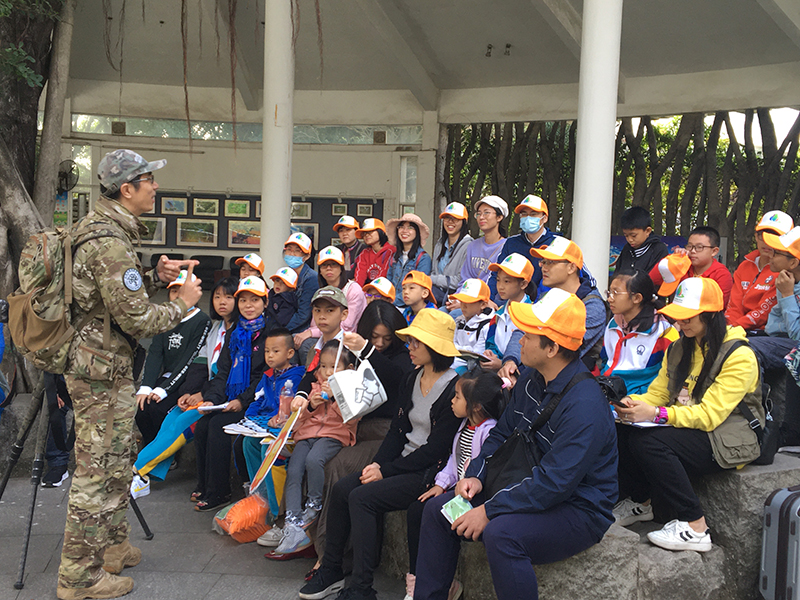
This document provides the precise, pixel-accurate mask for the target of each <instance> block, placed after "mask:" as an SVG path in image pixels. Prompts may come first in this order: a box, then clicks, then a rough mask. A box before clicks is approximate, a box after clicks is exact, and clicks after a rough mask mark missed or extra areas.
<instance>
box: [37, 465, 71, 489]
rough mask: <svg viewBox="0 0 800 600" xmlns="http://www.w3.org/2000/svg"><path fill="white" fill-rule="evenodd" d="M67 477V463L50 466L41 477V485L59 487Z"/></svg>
mask: <svg viewBox="0 0 800 600" xmlns="http://www.w3.org/2000/svg"><path fill="white" fill-rule="evenodd" d="M67 477H69V471H68V470H67V465H62V466H60V467H50V469H49V470H48V471H47V473H45V476H44V477H42V486H43V487H46V488H54V487H61V484H62V483H64V480H66V478H67Z"/></svg>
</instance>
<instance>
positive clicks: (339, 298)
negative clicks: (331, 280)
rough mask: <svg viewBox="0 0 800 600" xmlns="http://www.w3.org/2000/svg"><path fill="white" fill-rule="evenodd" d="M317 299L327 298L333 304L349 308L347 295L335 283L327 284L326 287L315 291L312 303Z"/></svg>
mask: <svg viewBox="0 0 800 600" xmlns="http://www.w3.org/2000/svg"><path fill="white" fill-rule="evenodd" d="M317 300H327V301H328V302H332V303H333V304H338V305H339V306H341V307H342V308H347V296H345V295H344V292H343V291H342V290H340V289H339V288H338V287H336V286H333V285H326V286H325V287H324V288H319V289H318V290H317V291H316V292H314V297H313V298H311V304H312V305H313V304H314V302H316V301H317Z"/></svg>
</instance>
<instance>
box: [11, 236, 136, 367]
mask: <svg viewBox="0 0 800 600" xmlns="http://www.w3.org/2000/svg"><path fill="white" fill-rule="evenodd" d="M101 237H117V238H118V237H120V236H119V234H118V233H116V232H114V231H113V230H110V229H108V227H107V226H106V225H103V224H97V225H93V226H89V227H86V228H84V229H83V230H81V228H80V227H77V228H76V230H75V231H73V230H70V229H66V228H63V227H58V228H56V229H47V230H44V231H42V232H40V233H35V234H33V235H32V236H31V237H30V238H28V242H27V243H26V244H25V247H24V248H23V249H22V254H21V256H20V261H19V288H17V290H16V291H15V292H14V293H13V294H11V295H9V297H8V305H9V307H8V312H9V330H10V333H11V339H12V340H13V341H14V345H15V346H16V349H17V352H19V353H20V355H22V356H23V358H26V359H27V360H29V361H30V362H31V363H32V364H33V365H34V366H35V367H36V368H38V369H41V370H43V371H47V372H49V373H55V374H62V373H64V370H65V369H66V363H67V354H68V352H69V347H70V344H71V343H72V338H73V337H74V336H75V334H76V333H77V332H78V331H80V330H81V329H83V327H85V326H86V325H87V324H88V323H89V322H90V321H91V320H92V319H94V318H95V317H97V316H99V315H100V314H101V313H103V312H104V306H103V304H102V303H98V304H97V305H96V306H95V307H94V308H93V309H92V310H91V311H89V312H88V313H87V314H86V315H84V316H83V317H82V318H81V319H79V320H78V321H77V322H76V323H75V324H73V323H72V311H71V305H72V259H73V257H74V255H75V251H76V250H77V249H78V247H79V246H80V245H81V244H83V243H85V242H88V241H90V240H94V239H97V238H101ZM105 313H106V315H105V316H106V320H107V321H108V320H109V318H110V315H109V313H108V310H105ZM105 330H108V328H105ZM109 336H110V334H109ZM109 336H107V335H106V334H105V333H104V337H103V343H104V346H108V344H109V340H108V339H106V338H107V337H109Z"/></svg>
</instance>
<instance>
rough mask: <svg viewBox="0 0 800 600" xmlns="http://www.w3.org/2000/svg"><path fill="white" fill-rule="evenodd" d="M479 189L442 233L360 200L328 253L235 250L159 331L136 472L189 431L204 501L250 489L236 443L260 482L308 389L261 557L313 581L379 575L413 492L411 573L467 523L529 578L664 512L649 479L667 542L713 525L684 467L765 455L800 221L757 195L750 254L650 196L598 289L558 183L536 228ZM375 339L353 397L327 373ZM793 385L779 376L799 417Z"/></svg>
mask: <svg viewBox="0 0 800 600" xmlns="http://www.w3.org/2000/svg"><path fill="white" fill-rule="evenodd" d="M473 209H474V217H475V219H476V221H477V228H478V229H479V230H480V232H481V235H480V237H478V238H477V239H473V238H472V237H471V236H470V235H469V216H470V215H469V213H468V211H467V208H466V207H465V206H464V205H462V204H460V203H458V202H453V203H451V204H449V205H448V206H447V207H446V208H445V210H444V212H442V214H441V215H440V218H441V234H440V236H439V238H438V240H437V241H436V243H435V244H434V246H433V251H432V254H428V253H427V252H426V251H425V249H424V248H423V246H424V244H425V242H426V240H427V238H428V237H429V234H430V228H429V227H428V225H426V224H425V223H424V222H423V221H422V220H421V219H420V218H419V217H418V216H417V215H414V214H406V215H403V216H402V217H401V218H397V219H391V220H389V221H388V222H387V223H386V224H384V223H383V222H382V221H381V220H380V219H376V218H370V219H366V220H364V222H363V223H361V224H359V223H358V221H357V220H356V219H354V218H353V217H350V216H343V217H342V218H341V219H340V220H339V222H338V223H337V224H336V226H335V227H334V230H335V231H336V232H337V233H338V235H339V239H340V242H341V244H340V245H338V246H328V247H326V248H323V249H321V250H320V251H319V253H318V254H317V257H316V260H315V262H316V265H315V266H316V267H317V269H316V270H315V269H314V268H312V266H310V265H309V264H308V263H309V261H310V257H311V256H312V253H313V252H312V251H313V249H312V242H311V240H310V239H309V238H308V237H307V236H305V235H304V234H302V233H295V234H292V235H291V236H290V237H289V238H288V239H287V240H286V243H285V245H284V256H283V258H284V262H285V264H286V266H285V267H283V268H281V269H279V270H278V271H277V272H275V273H274V274H269V273H265V272H264V271H265V267H264V263H263V261H262V260H261V258H260V257H259V256H257V255H255V254H248V255H247V256H244V257H242V258H240V259H239V260H238V261H237V264H239V265H240V269H241V270H240V273H239V278H238V279H236V278H225V279H222V280H220V281H218V282H216V284H215V286H214V287H213V290H212V291H211V299H210V303H209V311H210V316H207V315H206V314H205V313H203V312H202V310H201V309H200V308H199V307H194V308H192V309H190V311H189V313H188V314H187V316H186V318H185V319H183V321H182V322H181V323H180V324H179V325H178V327H176V328H175V329H173V330H171V331H169V332H167V333H165V334H162V335H159V336H156V337H155V338H154V339H153V341H152V344H151V346H150V351H149V355H148V357H147V361H146V365H145V369H144V377H143V380H142V383H141V387H140V388H139V390H138V393H137V400H138V403H139V411H138V413H137V416H136V422H137V424H138V426H139V429H140V432H141V434H142V443H143V445H144V448H143V449H142V451H141V452H140V454H139V458H138V460H137V462H136V465H135V466H134V473H135V477H134V482H133V486H132V489H131V493H132V494H133V495H134V496H141V495H145V494H146V493H149V481H150V479H152V478H155V479H157V480H162V479H164V477H165V476H166V474H167V472H168V469H169V466H170V462H171V461H173V460H174V458H175V452H176V451H177V450H178V449H179V448H180V446H182V445H183V444H184V443H186V441H187V440H188V439H191V437H192V436H193V438H194V442H195V445H194V447H195V451H196V454H197V486H196V489H195V490H194V492H193V493H192V494H191V500H192V501H193V502H194V503H195V510H198V511H217V510H219V509H220V508H222V507H223V506H225V505H226V504H228V503H229V502H230V501H231V499H232V498H233V497H234V496H235V494H234V490H232V489H231V484H230V481H231V473H230V465H231V463H232V461H231V457H232V456H233V457H234V461H233V463H234V464H235V468H236V470H237V472H238V474H239V476H240V478H241V480H242V482H243V483H244V484H245V487H246V488H247V489H249V488H250V482H251V481H252V480H253V478H254V477H255V475H256V472H257V471H258V469H259V467H260V466H261V464H262V461H263V460H264V456H265V453H266V451H267V448H268V446H267V445H264V444H261V443H260V442H261V439H262V438H264V437H265V436H269V435H274V434H275V433H277V431H278V430H279V429H280V428H281V426H282V425H283V424H284V423H286V422H287V420H288V419H289V418H290V414H293V413H297V416H296V421H295V422H294V426H293V429H292V438H293V442H294V449H293V452H292V454H291V456H290V457H289V458H288V463H287V465H286V481H285V484H283V485H282V486H277V485H275V483H274V482H273V481H272V480H271V479H268V480H266V481H265V483H266V484H268V485H266V486H264V487H260V488H259V489H258V490H256V493H260V494H262V495H263V496H264V497H265V498H267V499H268V501H269V506H270V514H271V516H270V520H271V521H273V524H272V527H271V529H269V531H267V533H265V534H264V535H262V536H261V538H259V539H258V543H259V544H261V545H263V546H268V547H270V548H272V550H271V551H270V552H269V553H268V554H267V555H266V556H267V558H270V559H275V560H287V559H290V558H294V557H297V556H317V557H318V562H317V564H316V565H315V567H314V568H313V569H312V570H311V571H310V572H309V574H308V575H307V576H306V581H305V583H304V584H303V585H302V588H301V589H300V592H299V595H300V598H304V599H311V600H313V599H320V598H325V597H327V596H329V595H332V594H335V593H338V594H339V596H338V597H339V598H353V599H358V598H375V597H376V593H375V591H374V589H373V573H374V571H375V569H376V568H377V566H378V564H379V562H380V548H381V522H382V518H383V515H384V514H385V513H387V512H390V511H395V510H406V511H407V513H406V514H407V520H408V548H409V558H410V573H409V574H408V575H407V578H406V589H407V598H416V599H426V600H427V599H434V598H436V599H441V600H444V599H446V598H457V597H458V596H459V595H460V594H461V584H460V583H459V582H458V581H456V580H455V579H454V576H455V570H456V563H457V559H458V552H459V547H460V543H461V541H463V540H465V539H467V540H482V541H483V543H484V544H485V546H486V553H487V558H488V561H489V565H490V567H491V573H492V578H493V582H494V586H495V590H496V592H497V596H498V598H500V599H501V600H502V599H507V598H523V597H525V598H536V597H538V595H537V591H536V590H537V583H536V575H535V573H534V570H533V567H532V564H534V565H535V564H543V563H549V562H554V561H558V560H562V559H564V558H567V557H569V556H572V555H574V554H577V553H579V552H581V551H583V550H584V549H586V548H588V547H590V546H592V545H594V544H596V543H598V542H599V541H600V540H601V539H602V538H603V535H604V534H605V532H606V531H607V529H608V528H609V527H610V526H611V524H612V523H614V522H616V523H618V524H620V525H622V526H627V525H630V524H632V523H635V522H637V521H647V520H652V519H653V518H654V513H653V508H652V505H651V499H652V498H653V497H654V496H655V495H657V496H658V497H659V498H661V499H663V501H664V503H665V504H666V505H667V506H668V507H669V509H670V510H671V511H672V513H674V516H675V517H676V519H675V520H673V521H670V522H669V523H667V524H666V525H665V526H664V527H663V528H661V529H658V530H655V531H653V532H651V533H650V534H649V535H648V538H649V539H650V541H651V542H652V543H653V544H655V545H657V546H660V547H662V548H666V549H669V550H695V551H699V552H704V551H708V550H710V549H711V534H710V532H709V529H708V525H707V523H706V521H705V518H704V513H703V508H702V506H701V504H700V501H699V500H698V498H697V496H696V494H695V492H694V491H693V489H692V484H691V482H690V476H696V475H704V474H707V473H714V472H718V471H721V470H723V469H733V468H736V467H739V466H742V465H744V464H747V463H748V462H751V461H752V460H754V459H755V458H757V457H758V456H759V452H760V449H759V441H758V439H757V436H756V433H755V432H754V430H753V429H751V428H750V426H749V424H748V421H749V420H750V419H748V418H746V417H745V416H744V415H745V414H747V413H748V412H749V413H752V414H754V415H755V417H756V418H757V419H758V421H759V423H760V424H761V425H764V423H765V415H764V410H763V408H762V402H761V400H762V396H761V373H762V372H763V371H764V370H769V369H783V368H785V367H784V356H785V355H786V354H787V353H789V352H790V351H791V350H792V349H793V348H794V347H795V346H796V345H797V344H798V340H800V309H798V302H797V300H796V298H797V297H800V296H798V294H800V227H794V223H793V221H792V219H791V218H790V217H789V216H788V215H786V214H784V213H781V212H779V211H772V212H770V213H767V214H766V215H764V217H763V218H762V220H761V221H760V222H759V224H758V226H757V227H756V232H755V243H756V250H754V251H753V252H751V253H749V254H748V255H747V256H746V257H745V260H744V262H743V263H742V264H741V265H740V266H739V268H738V269H736V272H735V273H734V275H733V277H732V276H731V274H730V273H729V271H728V270H727V268H726V267H725V266H724V265H722V263H720V262H719V261H718V260H717V259H716V257H717V255H718V254H719V251H720V248H719V244H720V237H719V234H718V233H717V231H716V230H715V229H713V228H712V227H697V228H695V229H694V230H693V231H692V232H691V233H690V235H689V238H688V242H687V244H686V246H685V248H675V249H673V251H672V252H670V250H669V249H667V247H666V246H665V245H664V243H662V242H661V241H660V240H659V239H658V238H657V237H655V236H654V235H653V233H652V229H651V225H650V216H649V214H648V212H647V211H646V210H644V209H642V208H638V207H634V208H631V209H628V210H627V211H625V213H624V214H623V216H622V223H621V226H622V230H623V232H624V234H625V237H626V241H627V243H626V245H625V248H624V249H623V251H622V254H621V255H620V258H619V260H618V262H617V268H616V271H615V273H614V276H613V278H612V279H611V282H610V284H609V286H608V290H607V291H605V294H603V293H601V291H600V290H598V289H597V285H596V282H595V280H594V278H593V277H592V275H591V273H589V271H588V269H587V268H586V266H585V264H584V260H583V253H582V251H581V249H580V248H579V247H578V245H577V244H576V243H575V242H573V241H571V240H569V239H567V238H565V237H563V236H560V235H558V234H555V233H553V232H552V231H550V230H549V229H548V228H547V222H548V216H549V212H548V207H547V205H546V204H545V202H544V201H543V200H542V199H541V198H538V197H536V196H533V195H530V196H528V197H526V198H525V199H523V200H522V201H521V202H520V203H519V204H518V205H517V206H516V208H515V209H514V212H515V213H516V215H517V218H518V219H519V225H520V229H521V233H519V234H518V235H515V236H512V237H508V238H507V237H506V225H505V221H506V220H507V218H508V216H509V207H508V205H507V203H506V202H505V201H504V200H503V199H501V198H499V197H498V196H487V197H484V198H482V199H481V200H480V201H478V202H477V204H476V205H475V206H474V207H473ZM184 282H185V273H184V274H182V275H181V277H179V278H178V279H176V280H175V281H174V282H172V283H171V284H170V293H171V294H174V293H175V292H174V290H177V289H178V288H179V286H181V285H183V284H184ZM604 295H605V299H606V300H607V303H606V302H604V298H603V296H604ZM171 297H172V296H171ZM364 362H368V363H369V366H370V367H371V368H372V370H373V371H374V373H375V375H376V376H377V378H378V380H379V381H380V384H381V385H382V387H383V390H384V391H385V396H386V398H387V399H386V401H385V402H384V403H383V404H382V405H380V406H379V407H378V408H376V409H375V410H373V411H372V412H369V413H367V414H364V415H362V416H361V417H360V418H359V419H351V420H348V421H347V422H345V420H344V418H343V415H342V411H341V410H340V407H339V404H338V403H337V401H336V399H335V396H336V394H335V392H336V390H335V389H332V384H331V382H332V381H334V380H335V379H332V377H333V376H334V374H335V373H338V372H342V371H348V370H352V369H356V368H358V367H359V365H361V364H362V363H364ZM759 364H760V365H761V367H762V371H760V370H759V368H758V366H759ZM592 375H603V376H618V377H620V378H621V379H622V380H623V381H624V382H625V384H626V387H627V391H628V394H629V395H628V396H625V397H624V398H622V399H621V400H619V401H618V402H617V404H616V405H614V406H612V405H610V404H609V401H608V400H607V399H606V396H605V395H604V394H603V392H602V390H601V387H600V386H599V385H598V384H597V383H596V382H595V381H594V380H593V377H592ZM792 387H794V386H792ZM792 394H793V395H796V393H795V391H793V392H792ZM798 408H800V403H798V402H796V403H794V404H793V405H789V402H788V401H787V424H788V425H787V427H788V428H789V429H787V430H786V431H785V432H784V434H785V436H786V437H787V439H788V438H789V437H791V435H794V433H795V432H794V431H793V430H791V425H792V423H795V422H800V416H799V418H798V419H796V420H793V419H790V418H789V413H791V412H792V411H793V410H794V411H795V412H797V410H798ZM642 423H646V424H649V425H650V426H648V427H643V426H641V424H642ZM652 424H656V425H661V427H653V426H652ZM525 429H528V430H529V431H530V432H532V433H534V432H535V434H534V435H532V436H531V439H533V440H534V442H533V443H534V444H535V446H536V452H535V454H536V455H537V456H536V464H534V465H529V466H528V467H527V468H528V471H527V473H526V472H524V469H523V472H522V474H520V473H519V472H511V468H510V466H509V465H511V463H512V460H511V459H509V460H508V461H507V462H503V460H500V459H502V457H504V456H506V454H504V452H506V450H507V449H508V448H509V447H510V445H511V443H512V442H513V440H514V439H515V438H516V434H515V432H517V431H519V430H525ZM797 429H798V430H800V427H798V428H797ZM509 456H510V455H509ZM493 459H494V460H493ZM514 460H516V459H514ZM517 466H518V465H517ZM236 496H238V495H236ZM458 498H460V500H458V502H456V500H457V499H458ZM463 501H469V502H470V503H471V504H469V505H465V506H462V508H465V510H463V511H462V512H455V514H452V518H450V516H449V515H451V512H450V511H451V510H452V511H455V510H456V509H455V508H454V507H455V505H456V504H458V503H459V502H462V503H463ZM462 513H463V514H462ZM712 525H713V524H712ZM351 552H352V561H350V560H349V559H348V556H349V553H351ZM350 564H352V567H350V566H349V565H350ZM345 565H348V566H347V567H346V566H345ZM346 568H347V570H348V571H351V573H352V576H351V577H350V579H349V586H348V587H345V569H346Z"/></svg>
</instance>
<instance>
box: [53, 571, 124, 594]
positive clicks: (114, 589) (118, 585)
mask: <svg viewBox="0 0 800 600" xmlns="http://www.w3.org/2000/svg"><path fill="white" fill-rule="evenodd" d="M100 573H101V576H100V579H98V580H97V581H96V582H95V584H94V585H92V586H90V587H88V588H67V587H62V586H61V585H60V584H59V586H58V588H57V589H56V596H58V598H59V600H86V599H88V598H119V597H120V596H124V595H125V594H128V593H130V591H131V590H132V589H133V579H131V578H130V577H119V576H117V575H111V574H110V573H106V572H105V571H100Z"/></svg>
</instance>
